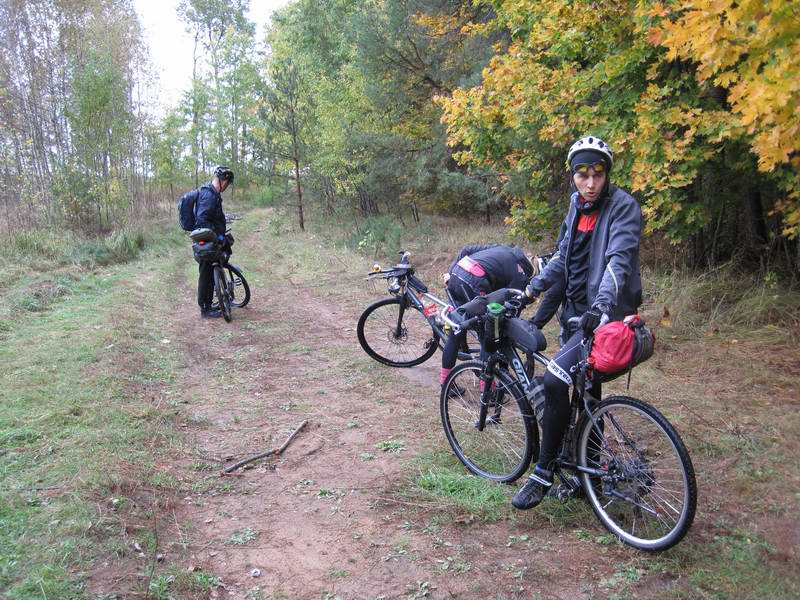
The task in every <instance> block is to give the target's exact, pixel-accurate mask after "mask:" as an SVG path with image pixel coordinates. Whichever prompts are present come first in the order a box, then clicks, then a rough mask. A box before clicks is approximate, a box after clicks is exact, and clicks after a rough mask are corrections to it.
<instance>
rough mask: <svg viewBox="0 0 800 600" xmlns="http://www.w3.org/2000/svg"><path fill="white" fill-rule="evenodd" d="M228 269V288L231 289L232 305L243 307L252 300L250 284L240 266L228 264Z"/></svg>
mask: <svg viewBox="0 0 800 600" xmlns="http://www.w3.org/2000/svg"><path fill="white" fill-rule="evenodd" d="M225 268H226V269H227V271H228V289H229V290H230V297H231V306H234V307H236V308H242V307H244V306H247V303H248V302H250V286H249V285H248V284H247V280H246V279H245V278H244V275H242V272H241V271H240V270H239V268H238V267H236V266H234V265H231V264H229V265H226V266H225Z"/></svg>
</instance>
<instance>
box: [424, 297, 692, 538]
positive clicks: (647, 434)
mask: <svg viewBox="0 0 800 600" xmlns="http://www.w3.org/2000/svg"><path fill="white" fill-rule="evenodd" d="M526 300H527V299H524V298H523V297H520V296H515V297H513V298H509V294H508V293H504V291H503V290H501V291H500V292H495V293H494V294H490V295H489V296H487V297H486V298H479V299H476V300H473V301H472V302H470V303H468V304H467V305H464V306H463V307H462V308H461V309H460V310H459V313H460V314H459V317H460V318H461V321H460V322H458V321H457V319H458V318H459V317H455V319H453V318H452V317H454V316H453V315H447V314H443V315H442V317H443V318H444V319H445V320H447V321H449V324H450V326H451V327H452V328H453V329H454V330H455V331H458V330H459V329H467V328H470V327H475V328H478V329H480V330H481V332H482V333H481V335H482V340H483V343H484V347H485V349H486V350H487V352H488V353H489V356H488V359H487V361H486V362H482V361H469V362H465V363H461V364H460V365H458V366H456V367H455V368H454V369H453V370H452V371H451V372H450V375H449V376H448V378H447V379H446V380H445V382H444V385H443V386H442V392H441V397H440V411H441V418H442V425H443V426H444V431H445V435H446V437H447V441H448V442H449V443H450V446H451V448H452V449H453V452H454V453H455V455H456V456H457V457H458V459H459V460H460V461H461V462H462V463H463V464H464V466H465V467H466V468H467V469H468V470H469V471H470V472H472V473H474V474H475V475H478V476H480V477H485V478H487V479H491V480H494V481H499V482H512V481H515V480H516V479H517V478H519V477H520V476H521V475H522V474H524V473H525V472H526V471H527V469H528V468H529V466H530V464H531V461H532V460H534V459H536V458H537V457H538V454H539V428H538V426H537V420H536V414H535V412H534V411H533V410H532V409H531V400H532V399H533V398H534V396H535V394H536V393H537V390H536V385H537V384H536V382H535V380H534V377H533V371H534V366H535V364H536V363H539V364H540V365H543V366H545V367H546V365H547V364H548V363H549V359H548V358H547V357H545V356H544V355H543V354H541V351H542V350H544V349H545V348H546V341H545V340H544V337H543V336H542V334H541V332H539V331H538V330H537V329H536V328H534V327H532V326H531V325H530V324H529V323H528V322H527V321H525V320H523V319H520V318H519V313H520V312H521V310H522V308H523V307H524V305H525V304H526ZM493 302H494V303H493ZM501 302H502V304H500V303H501ZM591 344H592V339H591V338H587V339H585V340H584V341H583V343H582V352H583V354H582V360H581V361H580V362H579V364H578V367H577V370H576V384H575V386H574V387H573V390H572V397H571V410H572V414H571V418H570V425H569V427H568V429H567V432H566V434H565V436H564V441H563V442H562V446H561V449H560V452H559V458H558V460H557V467H556V473H557V474H558V476H559V478H560V480H561V484H560V485H559V486H558V487H557V488H556V493H557V496H558V497H559V498H560V499H561V500H567V499H569V498H570V497H573V496H575V495H576V494H577V493H578V492H579V490H582V491H583V494H584V495H585V497H586V499H587V500H588V502H589V503H590V505H591V506H592V509H593V510H594V512H595V514H596V515H597V517H598V518H599V519H600V521H601V522H602V523H603V525H604V526H605V527H606V528H607V529H608V530H609V531H611V532H612V533H613V534H614V535H616V536H617V537H618V538H619V539H620V540H622V541H623V542H625V543H626V544H629V545H631V546H634V547H636V548H640V549H642V550H649V551H659V550H666V549H667V548H670V547H672V546H674V545H675V544H677V543H678V542H679V541H680V540H681V539H682V538H683V537H684V536H685V535H686V533H687V532H688V530H689V528H690V527H691V525H692V522H693V520H694V515H695V510H696V507H697V482H696V481H695V475H694V468H693V466H692V461H691V459H690V457H689V453H688V451H687V450H686V446H685V445H684V443H683V441H682V440H681V438H680V436H679V435H678V432H677V431H676V430H675V428H674V427H673V426H672V425H671V424H670V423H669V421H668V420H667V419H666V417H664V415H662V414H661V413H660V412H659V411H658V410H656V409H655V408H654V407H652V406H650V405H649V404H647V403H645V402H643V401H641V400H638V399H636V398H632V397H629V396H611V397H608V398H606V399H604V400H602V401H600V400H599V399H598V398H595V397H594V396H593V395H592V393H591V389H588V390H587V388H590V386H591V383H592V382H596V383H598V384H599V383H601V382H602V380H603V377H604V376H602V375H601V374H599V373H596V372H592V369H591V367H590V365H589V363H588V356H589V354H590V352H591ZM520 352H522V353H523V354H525V355H527V357H528V362H527V364H524V363H523V360H522V356H521V354H520Z"/></svg>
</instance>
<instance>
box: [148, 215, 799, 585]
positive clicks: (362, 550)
mask: <svg viewBox="0 0 800 600" xmlns="http://www.w3.org/2000/svg"><path fill="white" fill-rule="evenodd" d="M253 218H254V217H253ZM261 218H263V214H261ZM265 228H266V221H265V222H264V223H260V224H258V225H255V226H252V227H250V228H249V229H250V230H251V231H250V232H249V233H243V232H242V233H240V235H239V236H237V244H236V246H235V250H236V251H237V255H236V257H235V260H234V262H241V263H242V264H243V265H244V267H245V273H246V274H247V275H248V279H249V280H250V281H251V285H252V287H253V300H252V302H251V305H250V306H249V307H248V308H247V309H244V310H240V311H238V312H235V313H234V321H233V322H232V323H230V324H227V323H224V322H223V321H222V320H221V319H219V320H214V321H210V322H209V321H201V320H200V319H199V318H198V317H197V309H196V305H195V303H194V299H193V295H194V286H195V281H194V279H193V278H191V277H190V276H189V275H188V274H189V273H191V274H192V275H193V271H189V270H186V271H184V273H185V275H182V276H181V277H180V280H179V281H178V282H176V283H177V284H178V285H179V286H180V288H181V290H182V298H183V300H182V301H181V303H180V305H179V306H177V307H176V309H175V311H174V312H173V314H172V319H171V321H170V325H169V327H168V333H169V337H170V338H171V339H172V340H174V341H175V343H178V344H180V345H181V347H182V349H183V352H184V355H185V362H184V365H185V367H184V368H183V369H182V370H181V371H180V372H179V373H178V374H177V376H176V377H177V379H176V381H175V382H174V385H173V386H171V387H172V389H174V390H178V392H177V393H179V394H180V396H181V398H180V400H179V403H180V404H181V405H182V408H181V414H182V417H183V422H182V423H181V427H180V429H181V431H182V432H184V435H185V436H186V444H185V446H186V448H187V451H186V452H185V453H184V455H183V456H181V457H179V458H176V459H175V461H174V462H173V463H171V464H165V465H162V466H161V468H162V469H163V470H164V471H166V472H168V473H170V474H172V475H173V476H174V477H175V478H176V479H177V480H179V481H181V489H182V490H185V493H184V492H183V491H182V493H181V497H180V498H177V499H176V500H175V502H174V504H173V505H172V506H171V507H170V510H171V512H172V515H171V516H170V518H169V519H167V520H165V521H168V523H167V525H164V526H163V530H162V531H161V532H160V537H161V542H160V547H161V548H163V549H165V554H166V558H167V562H169V563H170V564H172V565H177V568H179V569H181V570H187V569H188V570H192V571H194V572H200V571H202V572H205V573H208V574H213V575H214V576H216V577H218V578H219V579H220V580H221V582H222V584H223V585H222V586H220V587H217V588H216V589H214V590H213V591H211V592H210V593H203V594H197V595H196V597H207V596H210V597H224V598H328V599H333V598H336V597H339V598H341V599H342V600H344V599H350V598H370V599H377V598H386V599H389V598H475V599H479V598H532V597H533V598H565V599H566V598H576V597H585V598H604V597H610V596H612V595H614V594H615V593H616V592H617V591H620V590H622V591H625V590H626V589H628V586H629V584H630V582H632V581H635V582H638V586H639V587H638V588H637V589H638V590H639V592H638V594H641V597H652V596H654V595H656V594H657V593H658V592H660V591H663V589H664V587H665V586H668V585H670V584H671V583H674V582H675V578H674V577H668V576H666V575H663V574H659V573H658V572H653V573H648V572H647V569H646V567H645V568H641V569H640V568H639V567H638V566H637V565H638V564H639V563H638V562H637V561H639V560H640V558H641V555H640V554H638V553H637V552H635V551H633V550H630V549H627V548H624V547H621V546H619V545H615V544H608V543H607V541H606V540H605V538H603V534H604V533H605V532H604V530H602V528H601V526H600V525H599V523H598V522H597V521H596V520H595V519H594V518H593V517H592V516H591V513H590V512H589V511H588V510H587V509H585V507H581V506H573V507H572V508H570V507H566V508H565V509H564V510H563V511H561V512H559V513H558V514H552V513H551V514H547V513H546V512H537V511H531V512H529V513H524V514H517V515H512V516H511V517H510V518H502V519H500V520H498V521H497V522H490V523H487V522H484V521H482V520H480V519H478V520H474V519H473V517H472V516H470V515H467V514H465V515H458V514H452V512H448V511H442V510H437V507H436V505H435V504H433V503H416V502H413V501H409V500H408V499H404V498H406V496H404V495H403V494H398V493H397V492H398V490H400V489H402V488H403V487H404V486H407V485H408V483H409V479H410V478H413V477H414V476H415V473H414V469H415V467H414V464H415V463H414V462H413V460H412V459H413V457H414V455H416V454H418V453H425V452H429V451H430V450H431V449H432V448H434V449H435V448H445V447H446V442H445V441H444V439H443V435H442V434H441V427H440V423H439V416H438V402H437V392H438V385H437V383H436V373H437V366H438V365H437V362H438V361H437V359H436V357H434V358H433V359H431V361H429V363H428V364H426V365H424V366H422V367H417V368H416V369H413V370H410V371H405V370H393V369H389V368H386V367H382V366H380V365H377V364H376V363H374V362H372V361H371V360H370V359H369V358H368V357H367V356H366V355H365V354H364V353H363V352H362V351H361V349H360V347H359V346H358V343H357V341H356V339H355V324H356V321H357V318H358V315H359V314H360V312H361V311H362V310H363V308H364V307H365V306H366V304H367V302H368V301H369V300H370V299H374V298H376V297H378V296H379V295H380V294H381V293H382V290H378V293H377V295H376V294H375V293H373V292H370V290H368V289H367V287H366V286H365V284H364V281H363V273H362V270H363V266H365V265H366V263H367V261H363V263H364V265H350V264H345V263H343V262H342V260H341V259H340V258H336V257H332V256H329V255H328V254H327V253H326V252H325V250H324V249H323V248H322V247H321V246H320V245H319V244H315V243H314V240H313V238H311V237H310V236H308V237H306V238H303V239H302V240H292V239H289V238H286V237H283V238H282V237H281V236H276V235H275V233H274V232H268V231H266V229H265ZM262 257H263V258H262ZM267 263H268V264H267ZM309 265H312V266H309ZM306 419H307V420H308V422H309V424H308V426H307V427H306V428H305V429H304V430H303V431H302V432H301V433H300V434H299V435H298V436H297V438H296V439H295V441H294V442H293V443H292V444H291V445H290V446H289V448H288V449H287V450H286V452H285V453H284V454H283V456H281V457H280V458H278V459H275V458H269V459H265V460H261V461H258V462H256V463H254V466H253V467H252V468H248V469H244V470H241V471H239V472H238V473H237V474H234V475H232V476H227V477H221V476H220V475H219V471H220V469H221V467H222V466H223V465H225V464H231V463H232V462H233V461H234V460H238V459H241V458H243V457H246V456H248V455H251V454H255V453H259V452H263V451H266V450H268V449H270V448H273V447H276V446H279V445H280V444H281V443H282V442H283V441H284V440H285V439H286V437H287V435H288V434H289V433H290V432H291V431H292V430H294V429H295V427H297V426H298V425H299V424H300V423H301V422H302V421H303V420H306ZM385 441H395V442H399V443H401V444H400V445H402V447H403V449H402V451H401V452H398V453H392V452H384V451H382V450H381V449H379V448H378V447H377V445H378V444H379V443H380V442H385ZM512 491H513V489H512V488H509V489H508V495H509V498H510V496H511V493H512ZM702 493H703V492H702V490H701V494H702ZM704 500H705V499H704V498H703V496H702V495H701V507H700V511H699V514H698V518H697V521H696V524H695V527H694V529H693V532H692V534H691V536H690V538H693V541H692V542H691V543H696V542H700V541H701V540H702V539H703V538H705V537H706V536H707V531H708V528H709V524H708V520H707V516H706V515H705V513H704V509H703V506H702V503H703V502H704ZM573 502H574V503H580V501H573ZM598 539H601V540H603V541H602V542H601V543H598V542H597V540H598ZM790 547H791V548H793V547H794V546H792V545H790ZM792 551H793V550H792ZM631 565H633V566H631ZM626 569H627V571H626ZM626 572H627V573H629V574H632V575H630V577H631V579H630V580H629V581H625V580H624V578H622V577H623V576H621V575H620V573H626ZM254 575H257V576H254ZM615 578H616V579H615ZM638 594H637V595H638ZM181 597H190V596H187V595H182V596H181Z"/></svg>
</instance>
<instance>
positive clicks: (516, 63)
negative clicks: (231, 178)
mask: <svg viewBox="0 0 800 600" xmlns="http://www.w3.org/2000/svg"><path fill="white" fill-rule="evenodd" d="M247 7H248V2H247V0H184V1H183V2H182V3H181V5H180V8H179V14H180V18H181V20H182V22H183V23H184V25H185V27H186V28H187V30H188V31H190V32H191V34H192V36H193V38H194V54H193V65H194V67H193V73H192V84H191V86H190V87H189V88H188V89H186V90H184V92H183V95H182V99H181V101H180V103H179V104H178V105H177V106H170V107H167V110H166V112H165V113H164V114H159V111H157V110H156V103H157V99H158V96H157V93H156V92H157V88H156V87H155V86H156V83H155V80H154V69H153V67H152V65H151V64H150V62H149V60H148V51H147V48H146V46H145V43H144V41H143V37H142V32H141V27H140V24H139V23H138V19H137V16H136V13H135V11H134V9H133V6H132V5H131V3H130V2H129V1H128V0H87V1H80V2H69V1H55V0H29V1H23V0H8V1H6V2H4V3H3V4H2V6H0V11H2V12H1V15H2V20H0V28H1V29H0V38H1V39H2V53H1V54H0V114H2V118H3V122H4V123H5V126H4V127H3V128H2V130H1V131H0V148H2V160H1V161H0V169H1V171H0V173H2V177H3V180H4V182H5V185H4V186H3V191H2V202H3V220H4V221H5V225H6V228H7V230H9V231H12V232H14V231H25V230H32V229H37V228H43V227H44V228H53V227H68V228H70V229H72V230H75V231H78V232H80V234H81V235H86V236H96V235H103V234H107V233H108V232H109V231H112V230H114V229H115V228H119V227H121V226H123V225H124V224H125V223H127V222H129V221H130V220H131V219H134V218H138V216H140V215H143V214H150V213H156V212H158V211H164V210H171V207H172V203H174V200H175V199H176V198H177V197H179V196H180V194H181V193H182V192H183V191H185V190H186V189H188V188H190V187H194V186H197V185H199V184H200V183H202V182H203V181H205V180H206V179H207V178H208V176H209V172H210V169H211V168H212V167H213V165H215V164H227V165H230V166H231V167H232V168H233V169H234V170H235V171H236V173H237V185H236V189H235V192H234V193H235V194H239V195H240V196H244V197H247V198H253V200H254V201H261V202H276V203H279V204H282V205H286V206H288V207H290V208H291V210H292V211H293V212H295V213H296V215H297V220H298V224H299V226H300V228H301V229H302V228H303V227H304V225H305V220H306V219H307V218H308V215H307V213H308V211H309V209H310V208H313V209H314V210H316V211H317V214H318V215H319V217H318V218H325V215H333V214H336V215H339V216H340V218H342V219H345V220H347V219H350V220H352V221H353V222H354V223H363V222H364V219H367V220H368V222H369V224H370V226H371V227H372V228H373V229H376V228H377V229H380V228H381V227H385V226H386V225H385V220H382V218H383V217H386V216H391V217H396V216H398V215H399V216H401V217H407V218H409V219H411V220H413V221H418V220H419V219H420V214H421V213H426V214H447V215H459V216H463V217H465V218H469V219H481V220H487V221H491V220H495V221H502V220H504V219H505V220H506V221H507V223H508V224H509V225H510V226H511V234H512V235H513V236H515V237H516V238H517V239H521V240H528V241H536V240H538V239H541V238H543V237H544V238H548V239H549V237H550V236H551V235H552V232H553V231H554V229H555V228H556V226H557V224H558V222H559V220H560V219H561V217H562V212H563V211H562V207H563V202H564V197H565V195H566V194H567V193H568V190H569V179H568V176H567V174H566V171H565V168H564V157H565V152H566V149H567V148H568V147H569V145H570V144H571V143H572V141H574V140H575V139H577V138H578V137H580V136H581V135H584V134H588V133H592V134H594V135H599V136H601V137H603V138H604V139H606V140H607V141H609V143H610V144H611V145H612V147H613V148H614V150H615V152H616V156H617V160H616V164H615V168H614V174H613V181H614V182H615V183H616V184H618V185H620V186H621V187H623V188H624V189H627V190H629V191H631V192H632V193H634V194H635V196H636V197H637V199H638V200H639V202H640V203H641V205H642V208H643V212H644V215H645V218H646V231H647V233H648V234H650V235H651V236H652V238H653V240H654V241H655V242H656V243H658V244H661V245H662V246H663V248H664V250H662V251H663V252H666V253H668V254H670V255H674V254H677V255H678V256H679V257H680V260H679V262H680V264H681V265H682V266H687V267H690V268H694V269H703V268H710V267H715V266H718V265H720V264H733V265H737V266H739V267H741V268H743V269H748V270H749V269H752V268H754V267H755V268H758V269H759V272H760V273H761V275H762V276H766V275H768V274H769V273H773V275H772V276H775V275H774V274H779V275H780V276H781V277H784V276H788V277H789V279H790V280H793V279H795V278H796V276H797V270H798V266H800V245H798V242H797V239H798V234H799V233H800V153H799V150H800V108H799V107H800V104H799V103H800V3H798V2H797V0H791V1H782V0H771V1H767V0H743V1H738V2H737V1H734V0H719V1H716V2H713V3H710V4H709V3H708V2H705V1H700V0H682V1H680V2H679V1H677V0H673V1H670V0H667V1H664V2H650V1H644V0H636V1H633V0H632V1H628V2H623V3H601V4H598V3H593V2H567V1H565V0H545V1H533V0H507V1H500V0H494V1H489V0H472V1H461V2H459V1H451V0H366V1H360V0H319V1H317V0H297V1H294V2H291V3H290V4H288V5H287V6H286V7H285V8H283V9H281V10H279V11H277V12H276V13H275V14H274V18H273V20H272V24H271V26H270V29H269V31H268V34H267V38H266V39H265V40H259V39H256V33H255V32H256V29H255V26H254V24H253V23H251V22H249V21H248V20H247V18H246V10H247Z"/></svg>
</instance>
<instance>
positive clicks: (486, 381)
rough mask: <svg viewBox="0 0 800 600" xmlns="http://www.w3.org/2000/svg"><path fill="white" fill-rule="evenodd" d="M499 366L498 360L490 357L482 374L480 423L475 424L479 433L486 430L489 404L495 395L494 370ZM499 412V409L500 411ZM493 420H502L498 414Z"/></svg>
mask: <svg viewBox="0 0 800 600" xmlns="http://www.w3.org/2000/svg"><path fill="white" fill-rule="evenodd" d="M496 364H497V359H496V358H495V357H494V356H490V357H489V360H488V361H487V363H486V368H485V369H484V370H483V373H481V384H482V386H483V389H482V390H481V407H480V410H479V412H478V422H477V423H475V427H476V428H477V430H478V431H483V430H484V429H485V428H486V416H487V415H488V413H489V402H491V399H492V397H493V394H494V390H492V383H493V382H494V368H495V365H496ZM498 410H499V409H498ZM492 418H493V420H495V419H496V420H498V421H499V419H500V414H499V413H498V414H496V415H495V416H494V417H492Z"/></svg>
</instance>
